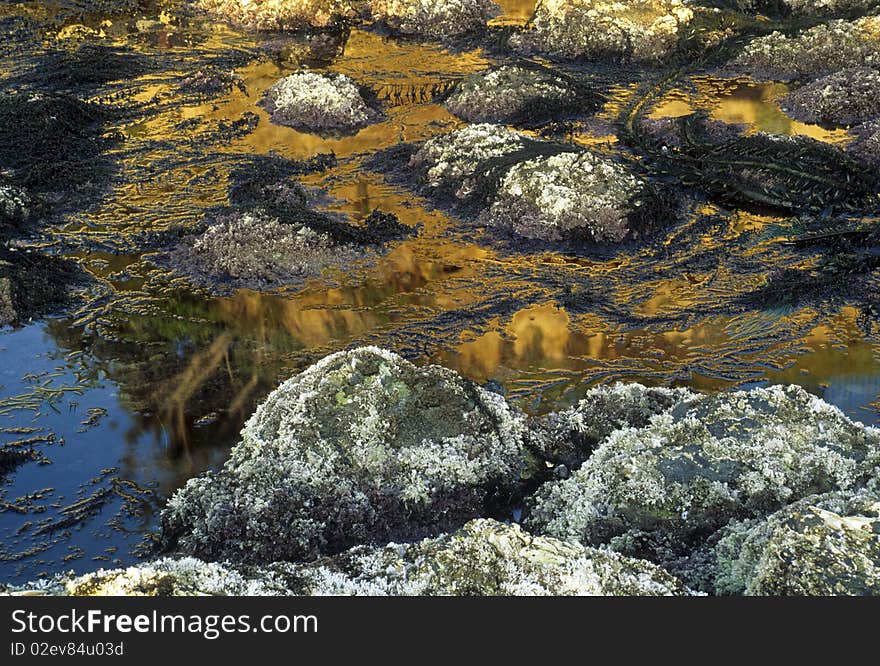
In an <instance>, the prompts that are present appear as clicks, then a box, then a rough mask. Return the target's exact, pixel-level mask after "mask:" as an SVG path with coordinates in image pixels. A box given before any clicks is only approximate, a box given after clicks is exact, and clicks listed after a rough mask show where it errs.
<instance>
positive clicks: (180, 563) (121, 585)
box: [0, 557, 287, 597]
mask: <svg viewBox="0 0 880 666" xmlns="http://www.w3.org/2000/svg"><path fill="white" fill-rule="evenodd" d="M0 593H5V594H12V595H53V596H71V597H103V596H126V597H190V596H275V595H282V594H286V593H287V588H286V587H285V586H284V585H283V583H281V582H280V581H278V580H276V579H275V578H274V577H273V576H271V575H260V574H258V573H251V574H249V575H244V574H242V573H240V572H239V571H237V570H236V569H235V568H233V567H232V566H230V565H228V564H218V563H215V562H204V561H202V560H199V559H197V558H194V557H181V558H174V557H162V558H159V559H157V560H153V561H152V562H146V563H144V564H138V565H135V566H130V567H126V568H124V569H99V570H97V571H94V572H91V573H87V574H83V575H79V576H78V575H76V574H72V573H71V574H60V575H57V576H54V577H53V578H48V579H41V580H36V581H33V582H30V583H27V584H25V585H21V586H17V587H7V588H6V589H5V590H4V589H2V586H0Z"/></svg>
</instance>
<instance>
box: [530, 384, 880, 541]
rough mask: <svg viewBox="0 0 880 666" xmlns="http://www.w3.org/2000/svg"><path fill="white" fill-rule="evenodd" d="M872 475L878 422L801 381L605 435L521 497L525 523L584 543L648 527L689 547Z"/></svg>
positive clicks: (878, 474) (712, 400)
mask: <svg viewBox="0 0 880 666" xmlns="http://www.w3.org/2000/svg"><path fill="white" fill-rule="evenodd" d="M877 478H880V431H878V430H877V429H875V428H867V427H865V426H863V425H861V424H859V423H853V422H852V421H850V420H849V419H848V418H846V416H844V415H843V413H842V412H841V411H840V410H838V409H837V408H836V407H832V406H831V405H828V404H827V403H825V402H823V401H822V400H820V399H818V398H816V397H814V396H811V395H810V394H808V393H807V392H806V391H804V390H803V389H801V388H798V387H794V386H790V387H787V388H783V387H779V386H775V387H772V388H766V389H764V388H762V389H753V390H751V391H740V392H733V393H727V394H718V395H703V396H698V397H696V398H694V399H692V400H687V401H684V402H681V403H679V404H678V405H676V406H675V407H673V408H672V409H669V410H667V411H664V412H661V413H660V414H658V415H656V416H653V417H651V419H650V422H649V423H648V425H646V426H645V427H643V428H626V429H622V430H618V431H616V432H614V433H612V434H611V435H610V436H608V437H607V438H606V439H605V440H604V441H603V442H602V444H600V446H599V447H598V448H597V449H596V451H595V453H594V454H593V455H592V457H591V458H590V459H589V460H587V461H586V463H584V465H583V467H581V468H580V469H579V470H578V471H577V472H575V473H574V474H573V475H572V476H571V477H570V478H569V479H566V480H564V481H559V482H552V483H547V484H545V485H544V486H543V487H542V488H541V489H540V490H539V491H538V493H537V494H536V495H535V496H534V497H533V498H531V499H530V500H529V511H528V516H527V520H526V525H527V526H528V527H529V528H530V529H533V530H535V531H538V532H541V533H545V534H548V535H550V536H554V537H557V538H562V539H574V540H579V541H581V542H582V543H584V544H587V545H595V544H602V543H607V542H609V541H611V540H612V539H614V538H616V537H618V538H619V537H625V538H623V539H622V541H621V544H628V545H630V546H631V545H632V544H633V543H635V542H636V541H637V540H636V539H633V538H630V537H632V536H633V535H637V534H647V535H648V536H649V537H650V535H651V534H654V535H656V536H657V538H658V539H661V540H662V539H666V538H670V539H671V540H672V541H674V542H676V543H677V544H679V546H680V547H681V548H682V549H685V550H686V549H688V548H689V547H692V546H693V544H694V543H699V542H700V540H702V539H704V538H705V537H707V536H709V535H710V534H712V533H713V532H715V531H716V530H718V529H719V528H721V527H723V526H724V525H726V524H727V523H728V522H729V521H730V520H732V519H742V518H754V517H760V516H764V515H767V514H769V513H771V512H773V511H776V510H778V509H779V508H780V507H782V506H784V505H786V504H790V503H792V502H795V501H797V500H798V499H800V498H802V497H805V496H807V495H811V494H814V493H820V492H830V491H834V490H847V489H852V488H858V487H860V486H864V485H865V484H868V483H876V479H877ZM872 480H873V481H872ZM649 540H650V539H649ZM625 550H626V551H627V552H630V553H631V552H632V551H631V549H629V548H625Z"/></svg>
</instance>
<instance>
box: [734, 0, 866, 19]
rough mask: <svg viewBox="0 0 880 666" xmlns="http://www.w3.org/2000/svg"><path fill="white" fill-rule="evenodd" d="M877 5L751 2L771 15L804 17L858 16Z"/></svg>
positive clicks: (819, 0) (855, 0)
mask: <svg viewBox="0 0 880 666" xmlns="http://www.w3.org/2000/svg"><path fill="white" fill-rule="evenodd" d="M742 4H744V3H742V2H740V5H742ZM876 7H877V2H876V0H782V1H781V2H779V0H757V2H752V3H751V8H753V9H756V10H758V11H763V12H766V13H769V14H771V15H774V14H785V15H793V16H803V17H838V16H840V17H846V16H857V15H860V14H865V13H867V12H869V11H870V10H872V9H874V8H876Z"/></svg>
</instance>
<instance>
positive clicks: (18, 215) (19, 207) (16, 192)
mask: <svg viewBox="0 0 880 666" xmlns="http://www.w3.org/2000/svg"><path fill="white" fill-rule="evenodd" d="M33 214H34V200H33V198H32V197H31V195H30V194H28V193H27V191H26V190H24V189H23V188H21V187H18V186H17V185H14V184H12V183H7V182H4V181H2V180H0V230H2V229H3V227H17V226H19V225H21V224H22V223H24V222H26V221H28V220H29V219H31V217H32V216H33Z"/></svg>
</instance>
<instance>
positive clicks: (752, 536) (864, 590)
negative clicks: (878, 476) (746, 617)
mask: <svg viewBox="0 0 880 666" xmlns="http://www.w3.org/2000/svg"><path fill="white" fill-rule="evenodd" d="M721 534H722V537H721V539H720V541H719V542H718V545H717V547H716V549H715V553H716V562H715V567H716V568H715V592H716V593H717V594H749V595H772V596H787V595H795V596H804V595H816V596H829V595H859V596H865V595H871V596H878V595H880V495H878V494H877V493H876V492H869V491H865V490H860V491H848V492H835V493H829V494H825V495H815V496H811V497H808V498H805V499H803V500H801V501H799V502H796V503H794V504H792V505H791V506H787V507H785V508H784V509H781V510H780V511H777V512H776V513H774V514H772V515H770V516H768V517H767V518H766V519H764V520H749V521H741V522H734V523H732V524H731V525H730V526H728V527H726V528H725V529H724V530H722V533H721Z"/></svg>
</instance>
